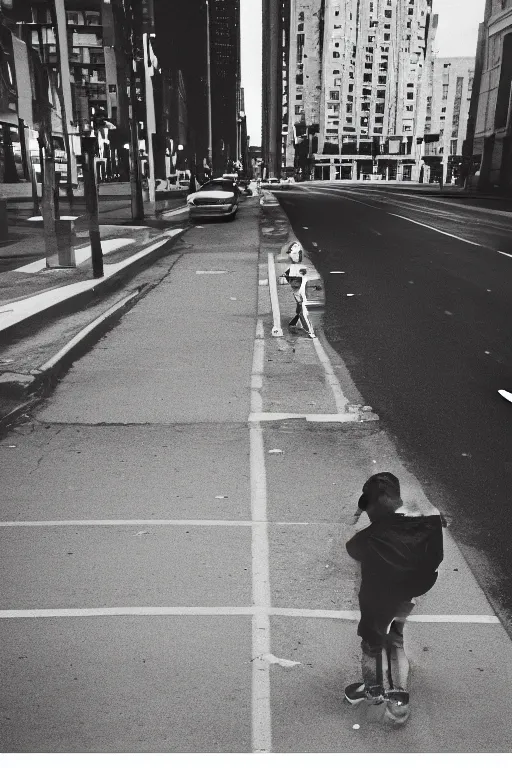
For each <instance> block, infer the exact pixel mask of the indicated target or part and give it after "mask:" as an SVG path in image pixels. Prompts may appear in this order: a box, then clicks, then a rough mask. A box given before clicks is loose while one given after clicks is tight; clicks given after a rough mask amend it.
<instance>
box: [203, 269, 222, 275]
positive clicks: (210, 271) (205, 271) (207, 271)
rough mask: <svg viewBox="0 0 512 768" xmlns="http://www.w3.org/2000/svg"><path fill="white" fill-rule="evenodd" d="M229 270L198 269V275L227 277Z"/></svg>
mask: <svg viewBox="0 0 512 768" xmlns="http://www.w3.org/2000/svg"><path fill="white" fill-rule="evenodd" d="M227 273H228V271H227V269H196V275H227Z"/></svg>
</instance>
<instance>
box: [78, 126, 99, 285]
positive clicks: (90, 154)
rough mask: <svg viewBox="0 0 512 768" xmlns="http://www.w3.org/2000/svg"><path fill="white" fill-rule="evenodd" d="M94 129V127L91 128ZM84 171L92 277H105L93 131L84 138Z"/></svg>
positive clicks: (95, 142)
mask: <svg viewBox="0 0 512 768" xmlns="http://www.w3.org/2000/svg"><path fill="white" fill-rule="evenodd" d="M91 128H93V126H91ZM82 153H83V155H82V157H83V163H82V170H83V174H84V197H85V206H86V209H87V216H88V219H89V239H90V241H91V259H92V275H93V277H94V278H99V277H103V251H102V248H101V238H100V227H99V223H98V188H97V185H96V155H97V153H98V139H97V136H95V135H94V130H91V135H89V136H82Z"/></svg>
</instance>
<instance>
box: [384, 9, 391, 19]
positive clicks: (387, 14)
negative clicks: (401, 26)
mask: <svg viewBox="0 0 512 768" xmlns="http://www.w3.org/2000/svg"><path fill="white" fill-rule="evenodd" d="M392 15H393V14H392V12H391V11H388V10H386V11H384V16H385V17H386V19H390V18H391V16H392Z"/></svg>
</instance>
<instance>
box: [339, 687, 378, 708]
mask: <svg viewBox="0 0 512 768" xmlns="http://www.w3.org/2000/svg"><path fill="white" fill-rule="evenodd" d="M345 699H346V701H348V703H349V704H353V705H356V704H360V703H361V702H362V701H369V700H370V701H377V700H379V699H382V700H384V690H383V688H382V687H381V686H380V685H376V686H374V687H373V688H366V686H365V684H364V683H351V684H350V685H347V687H346V688H345Z"/></svg>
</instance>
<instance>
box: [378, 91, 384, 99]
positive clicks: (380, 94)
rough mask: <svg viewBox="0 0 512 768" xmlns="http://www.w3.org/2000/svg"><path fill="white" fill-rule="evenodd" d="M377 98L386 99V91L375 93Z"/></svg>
mask: <svg viewBox="0 0 512 768" xmlns="http://www.w3.org/2000/svg"><path fill="white" fill-rule="evenodd" d="M377 98H378V99H385V98H386V91H377Z"/></svg>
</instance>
